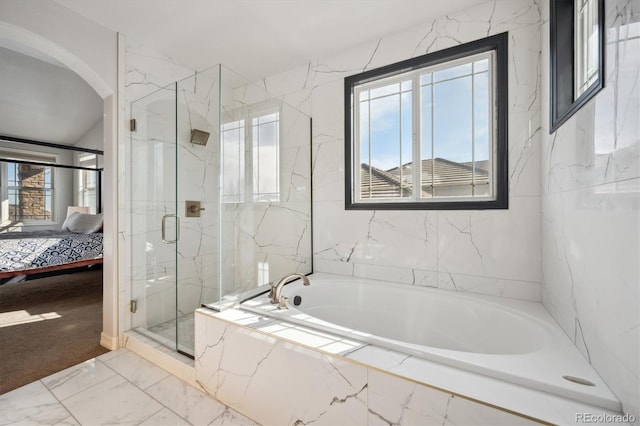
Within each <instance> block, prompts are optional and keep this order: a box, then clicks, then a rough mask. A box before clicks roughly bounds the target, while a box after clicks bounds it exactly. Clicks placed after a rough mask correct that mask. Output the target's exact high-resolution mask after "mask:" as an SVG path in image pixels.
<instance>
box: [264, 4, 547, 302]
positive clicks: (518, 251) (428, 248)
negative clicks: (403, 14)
mask: <svg viewBox="0 0 640 426" xmlns="http://www.w3.org/2000/svg"><path fill="white" fill-rule="evenodd" d="M541 19H542V17H541V13H540V10H539V8H538V5H537V4H536V3H535V2H533V1H530V0H513V1H498V2H493V1H491V2H486V3H483V4H481V5H479V6H477V7H474V8H471V9H469V10H467V11H464V12H460V13H457V14H454V15H452V16H447V17H442V18H438V19H436V20H435V21H425V22H424V23H423V24H422V25H420V26H418V27H415V28H410V29H407V30H406V31H404V32H402V33H398V34H394V35H391V36H385V37H381V38H379V39H378V40H374V41H372V42H370V43H368V44H365V45H363V46H361V47H360V48H358V49H354V50H350V51H348V52H344V53H343V54H340V55H337V56H333V57H330V58H319V59H318V60H317V61H314V62H312V63H309V64H307V65H305V66H303V67H300V68H297V69H295V70H292V71H290V72H287V73H284V74H281V75H277V76H274V77H270V78H267V79H265V80H264V82H263V83H264V85H265V86H266V88H267V89H268V90H269V91H271V92H272V93H275V94H276V95H280V94H283V95H285V100H287V101H288V102H290V103H292V104H293V105H295V106H298V107H300V108H301V109H303V110H304V111H306V112H308V113H310V115H311V116H312V117H313V199H314V203H313V218H314V238H313V241H314V269H315V271H317V272H320V271H323V272H334V273H340V274H347V275H355V276H364V277H371V278H377V279H389V280H393V281H398V282H403V283H406V284H415V285H426V286H437V287H442V288H448V289H455V290H462V291H470V292H476V293H484V294H493V295H502V296H508V297H516V298H522V299H530V300H540V298H541V292H540V282H541V278H542V277H541V266H540V257H541V253H540V251H541V242H540V186H539V180H540V174H539V159H540V147H539V137H540V103H539V86H540V82H539V72H540V60H539V59H540V25H541ZM504 31H509V199H510V200H509V201H510V207H509V209H508V210H498V211H433V210H432V211H426V210H425V211H345V209H344V125H343V122H344V111H343V109H344V108H343V104H344V101H343V99H344V98H343V96H344V93H343V92H344V80H343V78H344V77H346V76H348V75H353V74H357V73H359V72H362V71H364V70H369V69H372V68H376V67H379V66H382V65H386V64H389V63H393V62H397V61H401V60H404V59H407V58H410V57H415V56H419V55H422V54H425V53H427V52H433V51H436V50H440V49H443V48H446V47H450V46H453V45H457V44H460V43H463V42H467V41H472V40H475V39H479V38H483V37H486V36H487V35H493V34H498V33H501V32H504Z"/></svg>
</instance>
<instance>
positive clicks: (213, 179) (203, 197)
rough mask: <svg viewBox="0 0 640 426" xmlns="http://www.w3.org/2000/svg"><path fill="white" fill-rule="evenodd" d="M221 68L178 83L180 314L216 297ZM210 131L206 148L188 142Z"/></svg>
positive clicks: (216, 298) (213, 300)
mask: <svg viewBox="0 0 640 426" xmlns="http://www.w3.org/2000/svg"><path fill="white" fill-rule="evenodd" d="M219 77H220V67H219V66H214V67H212V68H210V69H208V70H205V71H202V72H198V73H196V74H195V75H193V76H190V77H188V78H186V79H184V80H181V81H179V82H178V111H177V120H178V128H177V129H178V130H177V131H178V158H177V161H178V163H177V174H178V175H177V180H178V194H177V196H178V215H179V216H180V224H181V226H180V229H181V230H180V241H179V242H178V289H179V291H178V311H179V315H184V314H188V313H192V312H193V311H194V310H195V309H196V308H198V307H199V306H200V305H201V304H202V303H210V302H215V301H217V300H218V299H219V298H220V296H219V285H218V282H219V277H218V274H219V265H218V259H219V253H218V251H219V250H218V243H219V233H220V231H219V230H220V227H219V224H218V222H219V217H220V214H219V189H218V188H219V174H220V173H219V171H220V166H219V164H220V161H219V158H220V144H219V143H218V140H219V131H218V129H219V126H220V123H219V99H220V92H221V88H220V78H219ZM192 129H198V130H201V131H205V132H209V133H210V135H209V140H208V142H207V144H206V145H204V146H203V145H197V144H192V143H191V130H192ZM187 200H190V201H199V202H200V203H201V207H202V208H204V210H203V211H201V212H200V217H186V215H185V201H187Z"/></svg>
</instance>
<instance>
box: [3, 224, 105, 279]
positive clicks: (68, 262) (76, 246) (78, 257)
mask: <svg viewBox="0 0 640 426" xmlns="http://www.w3.org/2000/svg"><path fill="white" fill-rule="evenodd" d="M76 215H77V216H76ZM101 228H102V215H81V214H79V213H74V215H73V216H72V217H71V220H70V219H69V218H68V219H67V220H66V221H65V223H64V224H63V226H62V228H61V229H60V230H49V231H33V232H7V233H0V279H4V278H9V277H14V276H18V275H29V274H37V273H43V272H53V271H59V270H64V269H71V268H78V267H82V266H88V265H94V264H98V263H102V254H103V253H102V252H103V245H102V232H99V231H100V230H101ZM78 231H80V232H78Z"/></svg>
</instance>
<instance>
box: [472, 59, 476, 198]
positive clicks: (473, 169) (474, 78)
mask: <svg viewBox="0 0 640 426" xmlns="http://www.w3.org/2000/svg"><path fill="white" fill-rule="evenodd" d="M475 66H476V65H475V63H472V64H471V195H472V196H473V195H476V103H475V102H476V74H475Z"/></svg>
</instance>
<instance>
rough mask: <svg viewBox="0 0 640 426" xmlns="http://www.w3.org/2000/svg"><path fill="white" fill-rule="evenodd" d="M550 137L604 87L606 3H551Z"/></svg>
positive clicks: (569, 0)
mask: <svg viewBox="0 0 640 426" xmlns="http://www.w3.org/2000/svg"><path fill="white" fill-rule="evenodd" d="M549 22H550V30H551V33H550V40H551V46H550V48H551V50H550V53H551V54H550V66H551V96H550V99H551V107H550V114H551V117H550V125H549V133H553V132H554V131H556V130H557V129H558V128H559V127H560V126H561V125H562V123H564V122H565V121H567V120H568V119H569V117H571V116H572V115H573V114H575V112H576V111H578V110H579V109H580V108H581V107H582V106H583V105H584V104H585V103H587V102H588V101H589V99H591V98H592V97H593V96H595V95H596V93H598V92H599V91H600V90H602V88H603V87H604V0H551V3H550V20H549Z"/></svg>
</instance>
